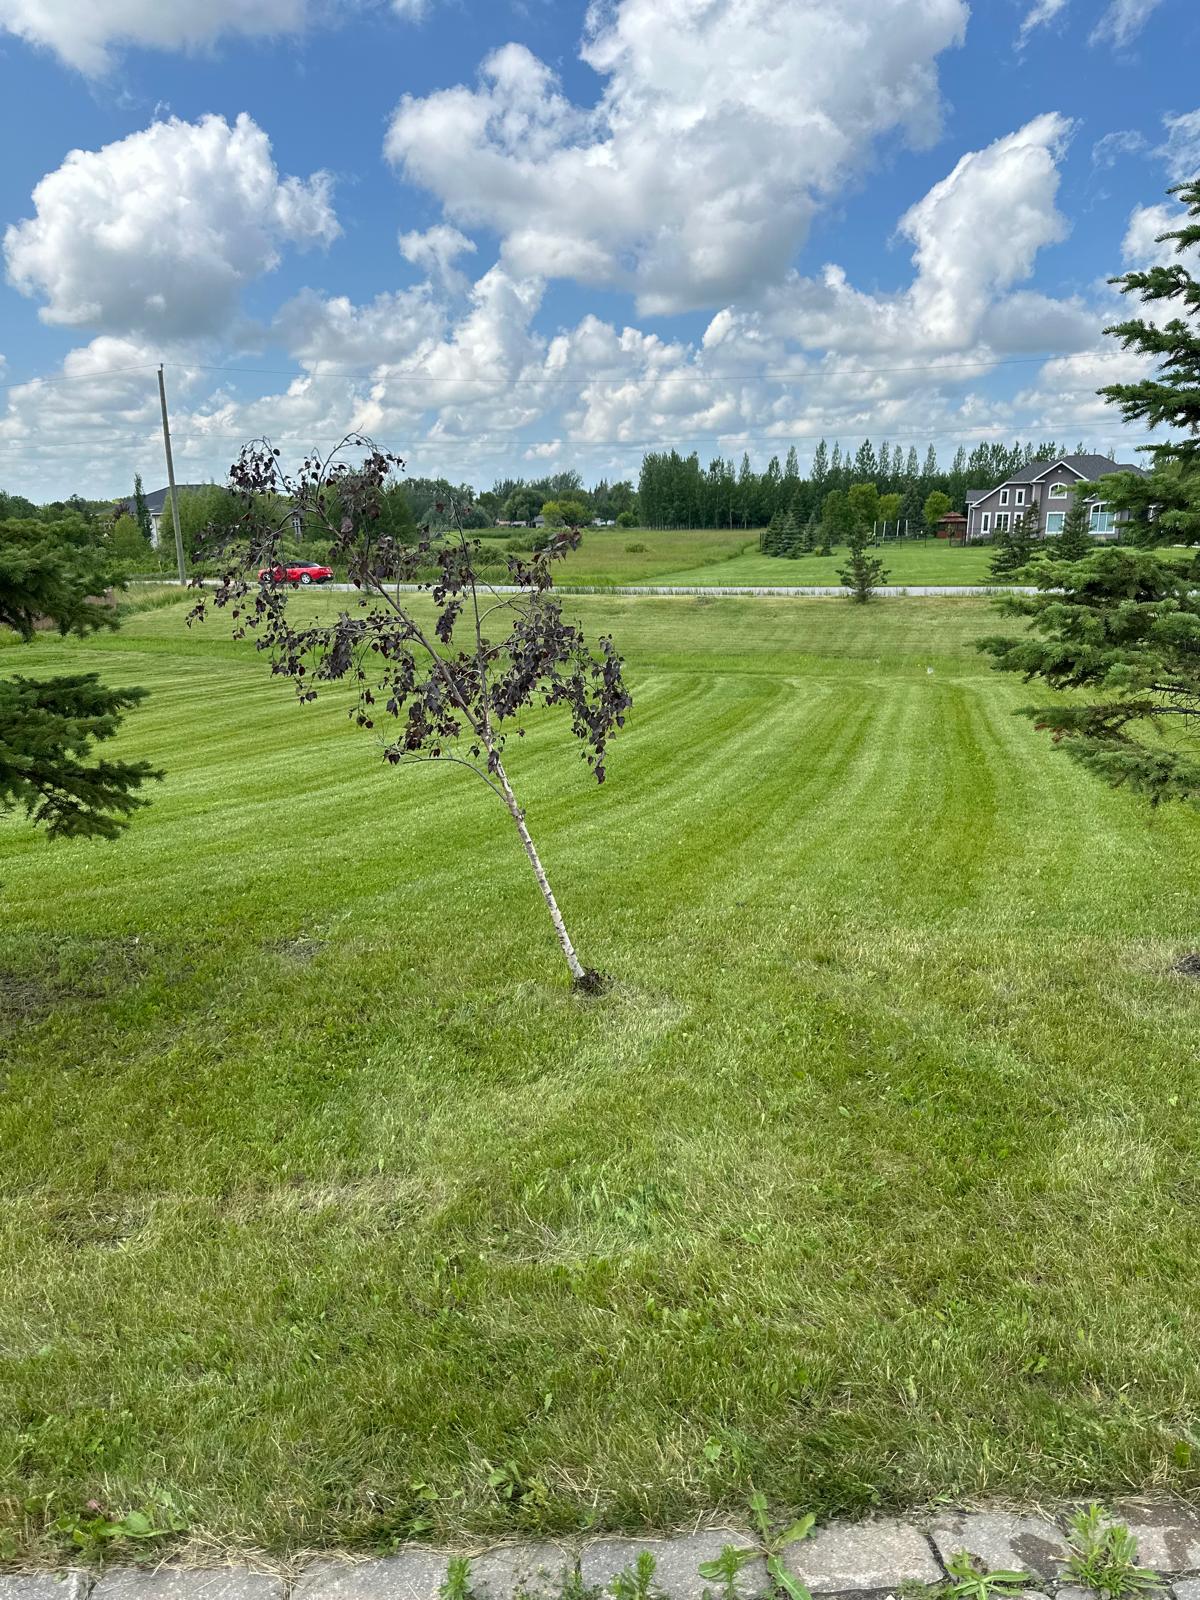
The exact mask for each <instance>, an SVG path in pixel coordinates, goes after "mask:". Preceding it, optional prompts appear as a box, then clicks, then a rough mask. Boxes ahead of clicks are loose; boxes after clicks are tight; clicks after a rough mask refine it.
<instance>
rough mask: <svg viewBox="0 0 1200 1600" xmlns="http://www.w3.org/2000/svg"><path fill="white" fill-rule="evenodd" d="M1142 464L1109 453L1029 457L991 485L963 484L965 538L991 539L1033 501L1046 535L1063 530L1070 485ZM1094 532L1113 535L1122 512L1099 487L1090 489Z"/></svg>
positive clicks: (1096, 535)
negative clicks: (1043, 458)
mask: <svg viewBox="0 0 1200 1600" xmlns="http://www.w3.org/2000/svg"><path fill="white" fill-rule="evenodd" d="M1142 470H1143V469H1142V468H1141V467H1138V466H1134V465H1133V464H1132V463H1131V462H1127V461H1114V460H1113V459H1112V458H1111V456H1091V455H1085V456H1060V457H1059V458H1058V460H1057V461H1031V462H1030V463H1029V465H1028V466H1027V467H1022V468H1021V470H1020V472H1014V473H1013V475H1012V477H1011V478H1006V479H1005V480H1004V482H1003V483H998V484H997V485H996V487H995V488H994V489H968V490H967V542H968V544H969V543H970V542H971V540H972V539H990V538H991V537H993V536H994V535H995V534H997V533H1001V532H1004V531H1006V530H1007V529H1009V528H1011V527H1012V526H1013V525H1014V524H1015V522H1016V521H1017V519H1018V518H1020V517H1023V516H1024V515H1025V514H1026V512H1027V511H1028V510H1029V508H1030V506H1032V505H1036V506H1037V508H1038V512H1039V514H1040V517H1041V531H1042V534H1043V536H1044V537H1053V536H1054V535H1055V534H1058V533H1061V532H1062V525H1063V518H1064V516H1065V515H1066V513H1067V508H1068V507H1069V506H1070V504H1071V493H1070V491H1071V488H1072V486H1073V485H1075V484H1077V483H1098V482H1099V480H1100V479H1102V478H1105V477H1107V476H1108V474H1109V473H1110V472H1138V473H1140V472H1141V471H1142ZM1088 500H1089V502H1090V504H1091V527H1092V535H1093V537H1094V538H1097V539H1115V538H1116V537H1117V533H1118V531H1119V524H1120V523H1121V522H1123V521H1124V520H1125V515H1126V514H1125V512H1123V511H1115V512H1114V511H1112V510H1110V509H1109V507H1108V506H1107V505H1106V504H1105V502H1104V493H1103V490H1102V489H1097V491H1096V494H1095V495H1094V496H1092V495H1089V496H1088Z"/></svg>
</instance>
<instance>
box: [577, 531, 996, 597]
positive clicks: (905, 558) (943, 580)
mask: <svg viewBox="0 0 1200 1600" xmlns="http://www.w3.org/2000/svg"><path fill="white" fill-rule="evenodd" d="M649 537H650V538H654V537H655V536H654V535H653V534H651V535H649ZM585 554H586V544H585V548H584V551H583V552H581V556H584V555H585ZM871 554H872V555H873V556H877V557H878V558H879V560H881V561H882V562H883V564H884V566H885V567H886V569H887V577H886V578H885V580H884V581H885V583H888V584H895V585H899V586H903V585H905V584H912V585H914V586H918V587H919V586H922V585H925V584H932V585H936V586H941V585H956V584H963V585H965V586H967V587H970V586H972V585H974V584H986V583H989V582H990V581H991V578H990V575H989V572H988V568H989V567H990V565H991V558H992V551H991V550H990V549H989V548H988V547H987V546H986V545H984V546H980V545H967V546H965V547H964V546H961V545H949V544H947V543H946V541H945V540H944V539H929V540H928V541H926V540H923V539H911V540H909V539H900V540H893V541H891V542H890V543H886V544H883V545H880V546H878V547H877V548H875V549H873V550H872V551H871ZM573 560H574V558H573ZM847 560H848V553H847V551H846V550H844V549H838V550H835V551H834V552H833V554H832V555H831V556H818V555H810V556H801V557H799V558H798V559H797V560H790V559H786V558H784V557H781V556H764V555H761V554H760V553H759V549H758V541H757V539H756V540H755V541H754V542H753V543H752V544H751V545H750V546H749V548H748V549H747V550H745V551H743V552H742V553H741V554H739V555H737V556H734V557H732V558H730V559H728V560H725V561H721V562H720V563H719V564H717V565H712V566H707V565H704V564H702V563H700V562H697V563H695V564H694V565H689V566H682V567H679V568H677V569H676V570H675V571H673V572H670V573H667V574H666V575H665V576H664V577H661V578H656V579H653V580H647V581H653V582H655V583H661V584H671V585H673V584H682V585H684V586H690V585H692V584H721V585H722V586H726V585H731V584H732V585H735V586H736V585H741V584H746V585H748V586H752V587H753V586H758V585H772V586H776V585H783V586H785V587H788V588H792V587H801V586H802V587H805V588H808V587H821V586H823V585H826V584H840V583H841V582H842V581H843V580H842V578H841V575H840V572H839V568H841V567H844V566H845V565H846V562H847Z"/></svg>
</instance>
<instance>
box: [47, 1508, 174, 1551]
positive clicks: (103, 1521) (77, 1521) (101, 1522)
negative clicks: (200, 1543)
mask: <svg viewBox="0 0 1200 1600" xmlns="http://www.w3.org/2000/svg"><path fill="white" fill-rule="evenodd" d="M85 1511H86V1513H87V1514H86V1515H85V1514H80V1513H72V1512H65V1513H63V1514H62V1515H61V1516H59V1517H57V1518H56V1519H55V1521H54V1532H55V1534H56V1535H57V1536H58V1540H59V1543H60V1544H63V1545H66V1546H68V1547H69V1548H70V1549H71V1550H72V1552H73V1553H74V1554H75V1555H77V1556H78V1557H79V1558H80V1559H82V1560H85V1561H87V1560H97V1559H99V1558H101V1557H103V1556H106V1555H107V1554H108V1553H109V1552H110V1550H112V1549H114V1548H119V1547H120V1546H122V1545H124V1544H126V1543H127V1544H129V1545H130V1546H131V1547H137V1546H139V1545H146V1544H149V1543H151V1542H153V1541H157V1540H160V1539H169V1538H172V1537H173V1536H174V1535H175V1534H179V1533H184V1532H186V1530H187V1526H188V1524H187V1519H186V1517H185V1516H184V1515H183V1513H182V1512H181V1511H180V1509H179V1508H178V1507H177V1506H176V1504H175V1502H174V1500H173V1499H172V1497H171V1496H170V1495H169V1494H167V1493H165V1492H160V1493H159V1495H158V1496H157V1500H156V1502H155V1504H154V1505H153V1506H151V1507H149V1508H148V1509H147V1510H145V1511H127V1512H125V1514H124V1515H123V1516H115V1515H114V1514H113V1513H112V1512H108V1511H105V1510H104V1509H103V1507H102V1506H101V1505H100V1504H99V1502H97V1501H95V1500H90V1501H89V1502H88V1504H87V1506H86V1508H85Z"/></svg>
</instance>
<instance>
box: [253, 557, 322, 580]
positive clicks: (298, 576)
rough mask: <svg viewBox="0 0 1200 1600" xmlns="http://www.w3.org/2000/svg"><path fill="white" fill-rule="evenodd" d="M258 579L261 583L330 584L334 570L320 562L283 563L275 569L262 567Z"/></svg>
mask: <svg viewBox="0 0 1200 1600" xmlns="http://www.w3.org/2000/svg"><path fill="white" fill-rule="evenodd" d="M258 577H259V581H260V582H261V583H292V584H297V583H328V582H329V580H330V579H331V578H332V577H333V568H332V567H323V566H321V564H320V562H318V561H281V562H279V564H278V565H277V566H274V567H260V568H259V569H258Z"/></svg>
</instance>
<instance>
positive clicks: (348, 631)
mask: <svg viewBox="0 0 1200 1600" xmlns="http://www.w3.org/2000/svg"><path fill="white" fill-rule="evenodd" d="M350 453H353V454H354V455H355V456H356V457H358V459H356V460H350V459H348V455H349V454H350ZM394 469H396V470H400V471H402V470H403V462H401V461H400V460H399V458H398V457H396V456H391V455H387V454H385V453H384V452H382V451H380V450H379V449H377V448H376V447H375V446H374V445H373V444H372V443H371V442H370V441H369V440H365V439H361V438H358V437H353V436H352V437H349V438H347V439H344V440H343V441H342V443H341V444H340V445H339V446H338V447H337V449H335V450H334V451H333V452H332V453H331V454H330V455H329V456H326V457H324V458H322V457H320V456H317V455H312V456H309V457H308V458H307V459H306V460H305V462H304V463H303V465H302V466H301V468H300V470H299V472H298V473H297V474H295V476H290V475H289V474H288V473H287V472H286V471H285V470H284V469H283V468H282V466H281V464H280V459H279V452H278V450H276V449H273V448H272V446H271V445H270V444H269V443H268V442H267V441H265V440H264V441H256V442H255V443H253V444H251V445H248V446H247V447H246V448H245V449H244V450H243V451H242V454H241V456H240V457H239V459H238V461H237V462H236V463H235V464H234V466H233V468H232V469H231V472H230V488H231V492H232V493H233V494H234V495H236V496H237V497H238V500H239V503H240V515H239V517H238V520H237V522H236V523H235V525H234V526H233V527H232V528H230V529H227V530H223V531H222V532H221V533H220V534H219V535H217V539H218V541H219V546H220V548H219V551H216V552H214V553H215V554H219V556H220V558H221V560H222V564H223V566H224V568H225V570H224V572H223V575H222V576H221V578H220V580H219V582H218V585H217V588H216V590H215V591H214V592H209V593H204V594H202V595H201V598H200V599H199V600H198V602H197V604H196V606H195V608H194V610H193V611H192V613H191V615H190V617H189V621H191V620H193V619H195V620H202V619H203V618H204V616H205V614H206V612H207V610H208V608H209V607H210V606H211V605H215V606H217V607H218V608H222V609H224V608H228V609H229V610H230V612H231V615H232V617H233V619H234V637H235V638H244V637H246V636H247V634H253V635H254V636H255V639H256V644H257V648H258V649H259V650H262V651H264V652H265V653H266V654H268V655H269V656H270V659H271V670H272V672H274V673H276V674H279V675H282V676H284V677H287V678H290V679H291V681H292V683H293V684H294V686H295V689H296V693H297V695H298V697H299V699H300V700H301V702H306V701H310V700H314V699H316V697H317V695H318V693H319V691H320V690H321V689H322V688H323V687H324V686H325V685H327V684H330V683H337V682H341V681H342V680H346V681H348V682H349V683H350V684H351V685H352V686H353V687H354V689H355V691H356V702H355V705H354V706H353V708H352V710H351V713H350V714H351V716H352V717H353V719H354V721H355V722H356V723H357V725H358V726H359V727H360V728H374V727H376V725H377V723H378V722H379V721H380V719H382V718H387V719H390V723H391V726H390V728H389V737H388V739H387V743H386V744H385V747H384V750H383V755H384V758H385V759H386V760H387V761H388V762H390V763H391V764H392V765H393V766H408V765H412V764H414V763H418V762H446V763H453V764H455V765H458V766H462V767H465V768H467V769H468V770H469V771H471V772H473V773H474V774H475V775H476V776H477V777H478V778H480V779H481V780H482V781H483V782H484V783H485V784H486V785H487V787H488V788H489V789H490V790H491V791H492V793H493V794H494V795H496V797H497V799H499V800H500V802H501V803H502V804H503V806H504V807H505V810H506V811H507V812H508V814H509V817H510V818H511V819H512V823H513V826H514V828H515V829H516V832H517V834H518V837H519V838H520V840H521V844H522V847H523V848H524V851H525V854H526V856H527V857H528V860H529V864H530V867H531V868H532V870H533V874H534V877H535V878H536V880H537V884H538V888H539V889H540V890H541V893H542V897H543V899H544V901H545V903H546V908H547V910H548V911H549V913H550V918H551V921H552V922H553V924H554V930H555V933H556V935H557V937H558V942H559V945H560V947H561V949H562V953H563V957H564V959H565V960H566V963H567V966H568V968H569V970H570V973H571V978H572V981H573V983H574V985H575V987H576V988H579V989H582V990H585V991H592V992H594V991H596V990H598V989H599V988H601V987H602V986H603V979H602V978H601V975H600V974H599V973H597V972H596V971H594V970H593V969H591V968H588V967H585V966H584V964H583V963H582V961H581V960H580V959H579V956H578V954H577V953H576V950H575V946H574V943H573V942H572V940H571V937H570V934H569V933H568V931H567V927H566V923H565V921H564V919H563V916H562V912H561V911H560V910H559V906H558V902H557V900H556V899H555V896H554V892H553V890H552V889H551V887H550V881H549V879H548V877H547V875H546V870H545V868H544V866H543V864H542V860H541V856H540V855H539V853H538V850H537V847H536V845H535V844H534V841H533V837H532V835H531V833H530V831H529V827H528V825H527V822H526V817H525V812H524V810H523V808H522V807H521V805H520V804H519V802H518V800H517V797H516V795H515V793H514V791H513V787H512V783H511V780H510V778H509V774H508V769H507V765H506V762H505V755H506V749H507V743H508V740H509V738H510V736H511V735H513V734H516V736H517V737H518V738H521V737H523V736H524V733H525V727H524V719H525V716H526V714H527V713H528V712H529V711H530V710H531V709H532V708H533V707H535V706H537V705H541V706H547V707H553V708H559V709H561V710H562V711H563V712H565V714H566V716H567V718H568V720H569V722H570V727H571V732H572V734H573V735H574V736H575V738H576V739H578V740H579V743H580V746H581V753H582V755H583V756H584V758H585V760H586V761H587V763H588V765H589V766H590V767H591V769H592V772H593V774H594V776H595V778H596V781H597V782H598V783H603V782H604V778H605V760H606V755H607V750H608V743H609V740H610V739H611V738H612V737H613V735H614V734H615V733H616V731H617V730H618V729H619V728H621V727H622V726H623V725H624V721H625V715H626V712H627V711H628V710H629V707H630V704H631V700H630V696H629V692H628V690H627V689H626V687H625V682H624V678H623V676H622V665H623V663H622V660H621V657H620V656H619V655H618V654H617V652H616V649H615V647H614V645H613V642H612V640H611V638H608V637H602V638H600V639H599V640H598V641H597V645H596V648H595V650H593V649H592V648H591V647H589V645H588V643H587V641H586V640H585V638H584V636H583V634H582V632H581V631H580V629H579V628H578V627H576V626H575V625H574V624H572V623H568V622H566V621H564V619H563V615H562V606H561V604H560V602H559V601H558V599H557V598H556V597H555V596H554V594H553V592H552V591H553V568H554V563H555V562H557V561H560V560H562V559H563V558H564V557H565V556H567V555H568V554H569V553H570V552H571V551H572V550H575V549H577V548H578V546H579V543H580V533H579V530H578V528H574V527H571V528H563V529H559V530H556V531H555V533H554V534H553V536H552V537H551V539H550V540H549V541H548V543H547V544H546V545H545V547H544V548H543V549H541V550H539V551H538V552H537V553H536V554H534V555H533V556H532V557H530V558H525V557H523V556H519V555H514V556H510V557H509V558H508V567H509V577H510V583H509V585H508V586H506V589H505V591H504V592H501V591H499V590H498V589H496V588H495V587H493V586H492V585H490V584H488V583H486V582H485V581H484V580H483V579H482V578H480V576H479V574H478V571H477V567H478V555H479V541H478V540H477V539H469V538H468V537H467V536H466V534H465V533H464V532H463V528H462V518H461V516H460V508H458V507H456V506H455V505H453V504H450V503H439V504H438V505H437V507H436V508H435V509H436V512H437V514H438V518H439V521H440V520H443V519H444V521H445V526H443V527H440V528H433V527H429V526H426V527H423V528H421V529H420V530H419V531H418V532H417V534H416V535H415V537H413V538H412V539H411V540H408V541H402V540H400V539H397V538H396V537H394V536H393V534H392V533H390V532H388V531H385V530H386V528H387V526H388V523H387V520H386V519H384V518H382V507H383V505H384V503H385V502H384V493H385V489H386V487H387V484H388V480H389V477H390V475H391V473H392V472H393V470H394ZM297 516H298V517H299V518H301V519H302V521H303V523H304V524H305V526H306V527H307V528H309V529H310V530H315V529H320V530H322V532H323V534H327V535H328V537H329V542H330V552H329V561H330V564H331V565H334V566H336V567H341V568H344V569H345V570H346V571H347V575H348V577H349V580H350V582H351V583H352V584H353V585H354V587H355V589H356V590H357V591H358V598H357V603H356V604H354V605H353V607H352V609H349V610H344V611H341V612H339V614H338V615H337V616H336V617H335V618H333V619H332V620H330V621H328V622H326V621H314V622H311V623H308V624H305V625H297V623H296V622H295V621H294V620H293V617H292V615H291V613H290V609H289V597H288V593H287V590H286V587H285V586H283V585H275V584H273V583H271V582H270V581H269V580H268V581H261V580H260V579H259V577H258V574H259V572H260V571H263V570H265V571H266V572H268V573H269V572H270V571H271V570H272V569H273V568H274V567H275V566H276V565H277V563H278V561H279V559H280V546H281V543H282V542H283V540H284V538H285V536H286V535H287V534H289V533H290V532H291V529H292V526H293V519H294V518H295V517H297ZM311 536H312V535H311V533H310V537H311ZM422 594H424V595H428V597H429V599H430V601H431V602H432V604H431V605H430V606H429V607H428V610H427V608H426V607H425V605H424V604H423V603H421V601H420V600H419V596H420V595H422ZM385 726H387V724H385Z"/></svg>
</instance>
